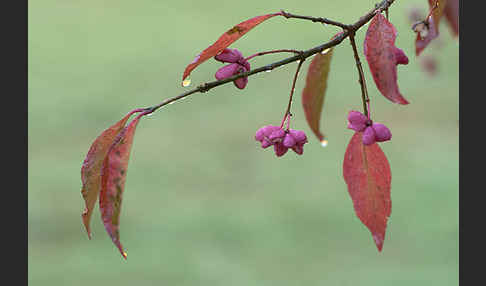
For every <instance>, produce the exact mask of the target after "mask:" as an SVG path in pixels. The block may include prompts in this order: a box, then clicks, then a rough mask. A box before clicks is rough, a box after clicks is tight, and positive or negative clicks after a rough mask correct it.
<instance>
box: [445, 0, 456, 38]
mask: <svg viewBox="0 0 486 286" xmlns="http://www.w3.org/2000/svg"><path fill="white" fill-rule="evenodd" d="M444 13H445V16H446V20H447V23H449V26H450V27H451V30H452V34H453V35H454V36H456V37H457V36H458V35H459V0H447V4H446V6H445V10H444Z"/></svg>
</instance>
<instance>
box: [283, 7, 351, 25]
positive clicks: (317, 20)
mask: <svg viewBox="0 0 486 286" xmlns="http://www.w3.org/2000/svg"><path fill="white" fill-rule="evenodd" d="M281 12H282V15H283V16H284V17H285V18H287V19H292V18H295V19H303V20H309V21H312V22H314V23H322V24H326V25H332V26H337V27H341V28H343V29H349V25H346V24H343V23H341V22H337V21H333V20H330V19H327V18H322V17H310V16H301V15H295V14H291V13H288V12H285V11H284V10H282V11H281Z"/></svg>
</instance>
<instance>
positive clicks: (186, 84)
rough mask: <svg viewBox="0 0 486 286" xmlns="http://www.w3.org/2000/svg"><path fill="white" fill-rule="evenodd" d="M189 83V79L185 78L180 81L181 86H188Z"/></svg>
mask: <svg viewBox="0 0 486 286" xmlns="http://www.w3.org/2000/svg"><path fill="white" fill-rule="evenodd" d="M189 85H191V80H190V79H185V80H184V81H183V82H182V86H183V87H188V86H189Z"/></svg>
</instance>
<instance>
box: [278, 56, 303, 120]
mask: <svg viewBox="0 0 486 286" xmlns="http://www.w3.org/2000/svg"><path fill="white" fill-rule="evenodd" d="M304 61H305V59H302V60H300V62H299V65H298V66H297V70H296V71H295V75H294V81H293V82H292V88H291V89H290V97H289V104H288V105H287V110H286V111H285V114H284V118H283V120H282V124H280V128H282V127H283V125H284V122H285V118H287V117H289V120H290V116H292V115H291V113H290V108H291V107H292V98H293V96H294V90H295V83H296V82H297V77H298V76H299V71H300V67H301V66H302V64H303V63H304ZM287 129H288V127H287Z"/></svg>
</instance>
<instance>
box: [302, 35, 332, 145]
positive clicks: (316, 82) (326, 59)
mask: <svg viewBox="0 0 486 286" xmlns="http://www.w3.org/2000/svg"><path fill="white" fill-rule="evenodd" d="M336 36H337V35H336ZM336 36H334V37H336ZM332 51H333V48H329V49H327V50H325V51H323V52H324V54H322V53H318V54H316V55H315V56H314V58H313V59H312V62H311V63H310V65H309V68H308V70H307V76H306V81H305V87H304V90H303V91H302V106H303V107H304V112H305V118H306V119H307V123H308V124H309V127H310V129H311V130H312V131H313V132H314V134H315V135H316V136H317V138H318V139H319V141H321V142H322V143H325V141H324V138H325V136H324V134H322V133H321V131H320V130H319V123H320V120H321V113H322V108H323V106H324V98H325V95H326V88H327V77H328V75H329V69H330V64H331V58H332Z"/></svg>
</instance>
